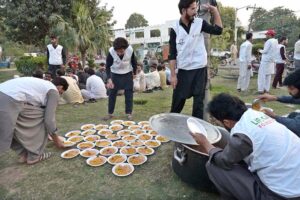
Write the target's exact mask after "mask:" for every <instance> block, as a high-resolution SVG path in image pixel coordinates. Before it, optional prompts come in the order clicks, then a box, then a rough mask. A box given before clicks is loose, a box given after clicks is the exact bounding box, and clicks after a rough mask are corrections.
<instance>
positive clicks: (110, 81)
mask: <svg viewBox="0 0 300 200" xmlns="http://www.w3.org/2000/svg"><path fill="white" fill-rule="evenodd" d="M106 87H107V88H108V89H114V87H115V85H114V83H113V82H112V80H111V78H110V79H108V80H107V84H106Z"/></svg>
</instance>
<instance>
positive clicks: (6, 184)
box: [0, 166, 27, 190]
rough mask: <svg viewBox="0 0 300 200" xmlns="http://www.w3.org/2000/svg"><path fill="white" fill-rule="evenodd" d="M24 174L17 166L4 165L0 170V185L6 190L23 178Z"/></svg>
mask: <svg viewBox="0 0 300 200" xmlns="http://www.w3.org/2000/svg"><path fill="white" fill-rule="evenodd" d="M26 175H27V174H26V173H24V171H22V170H21V169H19V168H18V167H17V166H13V167H6V168H4V169H2V170H1V171H0V186H1V187H3V188H5V189H7V190H8V189H9V188H10V187H11V186H13V185H14V184H15V183H17V182H19V181H21V180H22V179H24V178H25V177H26Z"/></svg>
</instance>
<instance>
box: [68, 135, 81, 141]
mask: <svg viewBox="0 0 300 200" xmlns="http://www.w3.org/2000/svg"><path fill="white" fill-rule="evenodd" d="M83 139H84V137H83V136H81V135H80V136H72V137H69V139H68V140H67V141H70V142H74V143H78V142H81V141H82V140H83Z"/></svg>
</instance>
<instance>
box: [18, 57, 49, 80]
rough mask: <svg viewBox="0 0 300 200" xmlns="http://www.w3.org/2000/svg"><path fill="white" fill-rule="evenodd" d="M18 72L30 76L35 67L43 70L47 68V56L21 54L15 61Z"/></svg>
mask: <svg viewBox="0 0 300 200" xmlns="http://www.w3.org/2000/svg"><path fill="white" fill-rule="evenodd" d="M15 64H16V67H17V70H18V72H20V73H22V74H24V75H25V76H32V74H33V72H34V71H35V70H37V69H41V70H44V71H47V70H48V66H47V57H46V56H38V57H31V56H23V57H21V58H19V60H17V61H16V62H15Z"/></svg>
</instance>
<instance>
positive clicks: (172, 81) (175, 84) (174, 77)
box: [170, 74, 178, 89]
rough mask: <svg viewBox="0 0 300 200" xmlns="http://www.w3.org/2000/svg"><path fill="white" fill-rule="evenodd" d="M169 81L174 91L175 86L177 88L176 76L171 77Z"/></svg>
mask: <svg viewBox="0 0 300 200" xmlns="http://www.w3.org/2000/svg"><path fill="white" fill-rule="evenodd" d="M170 81H171V85H172V87H173V89H175V88H176V86H177V81H178V80H177V76H176V74H175V75H172V76H171V80H170Z"/></svg>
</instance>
